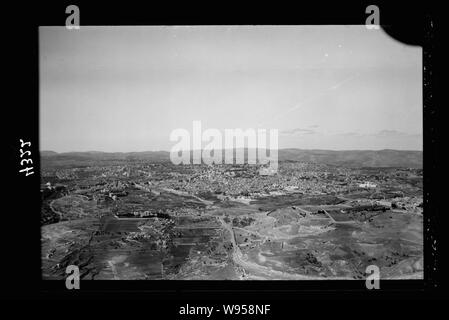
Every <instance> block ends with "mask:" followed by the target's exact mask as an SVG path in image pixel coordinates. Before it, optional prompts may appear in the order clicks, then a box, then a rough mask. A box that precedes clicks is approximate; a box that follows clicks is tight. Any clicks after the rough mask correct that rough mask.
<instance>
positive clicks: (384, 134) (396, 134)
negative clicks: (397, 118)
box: [336, 130, 421, 138]
mask: <svg viewBox="0 0 449 320" xmlns="http://www.w3.org/2000/svg"><path fill="white" fill-rule="evenodd" d="M336 135H338V136H344V137H375V138H405V137H420V136H421V134H419V133H407V132H403V131H398V130H380V131H377V132H375V133H359V132H340V133H337V134H336Z"/></svg>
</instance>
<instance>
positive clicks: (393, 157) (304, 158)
mask: <svg viewBox="0 0 449 320" xmlns="http://www.w3.org/2000/svg"><path fill="white" fill-rule="evenodd" d="M278 157H279V161H299V162H310V163H318V164H328V165H338V166H345V167H408V168H422V162H423V160H422V158H423V153H422V151H403V150H347V151H332V150H302V149H281V150H279V153H278ZM41 159H42V161H43V162H44V163H45V162H47V163H48V162H53V163H54V162H76V161H82V162H85V161H106V160H110V161H111V160H151V161H168V160H169V159H170V153H169V152H168V151H143V152H99V151H87V152H65V153H57V152H54V151H41Z"/></svg>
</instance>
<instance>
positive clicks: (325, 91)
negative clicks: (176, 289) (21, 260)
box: [39, 25, 423, 281]
mask: <svg viewBox="0 0 449 320" xmlns="http://www.w3.org/2000/svg"><path fill="white" fill-rule="evenodd" d="M422 69H423V66H422V48H421V47H415V46H407V45H405V44H402V43H399V42H398V41H396V40H394V39H392V38H391V37H390V36H389V35H387V34H386V33H385V32H384V31H383V30H380V29H377V30H370V29H368V28H366V26H363V25H359V26H153V27H150V26H149V27H140V26H135V27H121V26H119V27H81V28H80V30H78V31H72V30H67V29H66V28H65V27H41V28H40V29H39V76H40V79H39V80H40V100H39V104H40V110H39V112H40V132H39V133H40V156H41V194H42V208H41V230H42V232H41V237H42V276H43V278H44V279H65V277H66V276H67V275H66V268H67V267H68V266H70V265H74V266H77V267H78V268H79V272H80V275H81V281H82V280H86V279H90V280H97V279H100V280H116V279H117V280H157V279H161V280H309V279H310V280H317V279H365V278H366V272H367V271H366V270H367V268H371V269H372V270H376V272H378V273H379V275H380V277H381V278H382V279H423V169H422V162H423V161H422V158H423V157H422V150H423V132H422V121H423V118H422V108H423V106H422Z"/></svg>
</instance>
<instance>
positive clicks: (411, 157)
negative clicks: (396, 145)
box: [279, 149, 423, 168]
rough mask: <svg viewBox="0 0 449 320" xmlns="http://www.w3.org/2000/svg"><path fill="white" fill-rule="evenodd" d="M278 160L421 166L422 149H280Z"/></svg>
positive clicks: (350, 164) (350, 165)
mask: <svg viewBox="0 0 449 320" xmlns="http://www.w3.org/2000/svg"><path fill="white" fill-rule="evenodd" d="M279 160H280V161H282V160H295V161H301V162H313V163H323V164H329V165H339V166H345V167H408V168H422V162H423V153H422V151H403V150H389V149H386V150H348V151H331V150H301V149H282V150H280V151H279Z"/></svg>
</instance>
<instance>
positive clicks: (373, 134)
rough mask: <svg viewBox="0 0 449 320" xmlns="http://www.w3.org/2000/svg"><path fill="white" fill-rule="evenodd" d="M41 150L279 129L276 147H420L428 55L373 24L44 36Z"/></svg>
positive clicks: (149, 145) (164, 143)
mask: <svg viewBox="0 0 449 320" xmlns="http://www.w3.org/2000/svg"><path fill="white" fill-rule="evenodd" d="M39 60H40V61H39V62H40V63H39V68H40V71H39V74H40V102H39V110H40V112H39V113H40V116H39V117H40V119H39V123H40V149H41V150H53V151H57V152H68V151H94V150H95V151H107V152H130V151H156V150H167V151H168V150H170V149H171V147H172V146H173V145H174V144H175V142H172V141H170V139H169V137H170V133H171V132H172V131H173V130H175V129H178V128H184V129H187V130H188V131H189V132H192V123H193V121H195V120H199V121H201V123H202V127H203V130H205V129H209V128H214V129H218V130H220V131H223V132H224V129H234V128H242V129H250V128H253V129H258V128H264V129H278V131H279V148H300V149H328V150H380V149H398V150H422V49H421V47H414V46H407V45H404V44H402V43H400V42H397V41H396V40H394V39H392V38H390V37H389V36H388V35H387V34H386V33H385V32H384V31H383V30H368V29H366V28H365V27H364V26H197V27H189V26H182V27H181V26H179V27H176V26H160V27H136V26H132V27H123V26H121V27H110V26H109V27H87V26H81V28H80V30H68V29H66V28H65V27H40V29H39Z"/></svg>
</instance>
